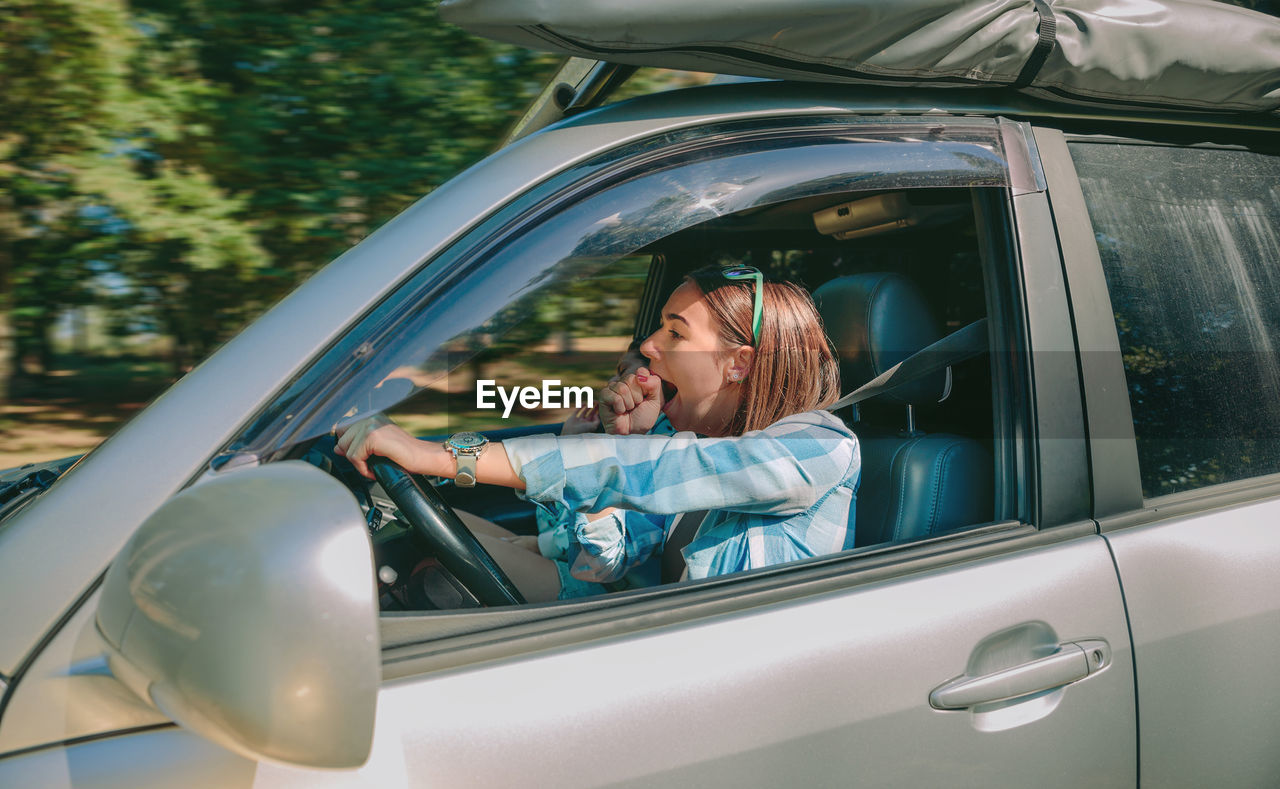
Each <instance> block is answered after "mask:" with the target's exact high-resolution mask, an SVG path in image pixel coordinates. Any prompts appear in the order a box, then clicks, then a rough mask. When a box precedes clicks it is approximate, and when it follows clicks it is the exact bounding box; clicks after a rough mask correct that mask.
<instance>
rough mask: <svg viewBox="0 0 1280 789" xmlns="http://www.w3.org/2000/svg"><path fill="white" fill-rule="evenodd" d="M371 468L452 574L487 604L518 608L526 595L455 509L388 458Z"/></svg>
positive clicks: (373, 458)
mask: <svg viewBox="0 0 1280 789" xmlns="http://www.w3.org/2000/svg"><path fill="white" fill-rule="evenodd" d="M368 463H369V470H370V471H372V472H373V476H374V478H375V479H377V480H378V484H380V485H382V489H383V490H385V491H386V492H387V495H388V496H389V497H391V500H392V501H393V502H395V505H396V507H397V508H399V510H400V513H401V514H402V515H404V517H405V518H406V519H407V520H408V521H409V524H410V525H411V526H413V529H414V531H416V532H417V533H418V534H419V536H421V537H422V538H423V539H424V540H426V542H427V546H428V547H429V548H430V549H431V551H432V552H433V553H434V554H435V556H436V558H437V559H439V560H440V564H442V565H444V568H445V569H446V570H448V571H449V572H451V573H453V575H454V577H455V578H457V579H458V580H459V581H461V582H462V585H463V586H465V587H467V588H468V589H470V590H471V592H472V594H474V595H475V596H476V599H477V600H479V601H480V602H481V603H483V604H485V605H517V604H520V603H523V602H524V601H525V600H524V596H523V595H521V594H520V592H519V590H517V589H516V587H515V584H513V583H511V579H510V578H508V577H507V574H506V573H505V572H503V571H502V568H501V567H499V566H498V563H497V562H495V561H494V560H493V557H492V556H490V555H489V552H488V551H486V550H485V549H484V547H483V546H482V545H480V542H479V540H477V539H476V538H475V535H473V534H472V533H471V530H470V529H468V528H467V527H466V526H465V525H463V523H462V521H461V520H460V519H459V518H458V515H457V513H455V512H454V511H453V508H452V507H450V506H449V505H448V503H447V502H445V500H444V497H442V496H441V495H440V492H439V491H437V490H436V489H435V488H433V487H431V486H430V485H428V486H427V487H426V488H423V487H422V486H421V485H419V484H418V482H417V480H415V479H414V478H413V477H412V476H410V474H409V472H407V471H405V470H404V469H403V468H401V467H400V465H399V464H398V463H396V462H394V461H392V460H388V459H386V458H384V457H378V456H371V457H370V458H369V459H368Z"/></svg>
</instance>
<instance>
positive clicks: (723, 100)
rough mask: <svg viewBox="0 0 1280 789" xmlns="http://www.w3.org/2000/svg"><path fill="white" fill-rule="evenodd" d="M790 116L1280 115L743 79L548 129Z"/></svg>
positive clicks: (1201, 121) (1202, 123) (1173, 126)
mask: <svg viewBox="0 0 1280 789" xmlns="http://www.w3.org/2000/svg"><path fill="white" fill-rule="evenodd" d="M791 114H804V115H816V114H829V115H850V116H866V117H873V116H879V117H884V116H887V117H894V116H902V117H906V116H935V117H945V116H982V117H997V116H999V117H1008V118H1013V119H1019V120H1029V121H1033V122H1036V121H1039V122H1043V123H1044V124H1045V125H1051V126H1064V127H1075V128H1077V129H1088V130H1090V131H1095V132H1108V131H1109V132H1112V133H1124V134H1131V135H1135V136H1141V134H1142V133H1144V132H1150V131H1154V130H1157V129H1159V130H1162V131H1163V133H1166V134H1175V135H1176V134H1178V133H1179V132H1185V133H1188V134H1193V135H1194V134H1199V133H1203V132H1204V131H1205V130H1206V129H1221V130H1224V131H1233V130H1234V131H1240V132H1255V133H1262V134H1263V135H1266V136H1268V137H1269V136H1270V135H1271V134H1274V133H1275V132H1278V131H1280V117H1278V116H1276V115H1274V114H1270V113H1262V114H1248V115H1241V114H1235V113H1230V114H1226V113H1205V112H1188V111H1184V112H1172V111H1168V110H1156V109H1138V108H1125V107H1085V106H1064V105H1062V104H1060V103H1058V102H1054V101H1048V100H1044V99H1040V98H1037V97H1035V96H1029V95H1026V94H1022V93H1019V92H1016V91H1010V90H1007V89H1002V88H982V89H967V90H956V89H947V88H913V89H910V90H903V89H896V88H886V87H880V86H874V85H823V84H815V83H795V82H788V81H779V80H773V81H760V80H754V81H744V82H738V83H730V84H715V85H704V86H698V87H690V88H681V89H678V90H670V91H666V92H663V93H657V94H650V95H643V96H638V97H635V98H631V99H628V100H625V101H621V102H617V103H614V104H606V105H605V106H603V107H600V108H597V109H593V110H590V111H585V112H581V113H579V114H576V115H572V116H570V117H568V118H566V119H564V120H561V121H560V122H558V123H556V124H554V126H552V127H551V128H566V127H580V126H593V125H594V126H603V125H606V124H614V123H626V122H628V121H639V120H642V119H651V118H661V117H671V118H677V117H685V116H695V115H696V116H701V117H702V118H704V119H710V118H715V119H719V120H733V119H738V118H748V117H766V116H772V115H791Z"/></svg>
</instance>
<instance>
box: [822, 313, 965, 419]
mask: <svg viewBox="0 0 1280 789" xmlns="http://www.w3.org/2000/svg"><path fill="white" fill-rule="evenodd" d="M988 344H989V340H988V338H987V319H986V318H979V319H978V320H976V321H974V322H973V323H970V324H969V325H968V326H965V327H964V328H963V329H959V330H957V331H953V332H951V333H950V334H948V335H947V336H946V337H943V338H942V339H941V340H938V341H937V342H935V343H933V344H932V345H927V346H925V347H924V348H921V349H920V350H918V351H916V352H915V353H913V354H911V355H910V356H908V357H907V358H905V359H903V360H902V361H900V362H898V363H897V364H895V365H894V366H892V367H890V368H889V369H888V370H885V371H884V372H882V373H880V374H879V375H877V376H876V377H875V378H872V379H871V380H870V381H867V382H866V383H865V384H863V385H862V386H859V387H858V388H857V389H854V390H853V391H852V392H850V393H849V394H847V395H845V396H844V397H842V398H840V399H839V400H837V401H835V402H834V403H832V404H831V405H829V406H827V410H828V411H838V410H840V409H841V408H844V407H846V406H850V405H854V404H856V403H861V402H862V401H863V400H869V399H871V398H872V397H875V396H876V395H879V394H884V393H885V392H887V391H889V390H891V389H897V388H898V387H899V386H902V385H904V384H909V383H911V382H912V381H916V380H918V379H920V378H923V377H925V376H926V375H929V374H930V373H936V372H938V371H939V370H945V369H946V368H948V367H950V366H951V365H953V364H956V363H958V362H963V361H964V360H965V359H971V358H973V357H974V356H978V355H979V354H982V353H986V351H987V347H988Z"/></svg>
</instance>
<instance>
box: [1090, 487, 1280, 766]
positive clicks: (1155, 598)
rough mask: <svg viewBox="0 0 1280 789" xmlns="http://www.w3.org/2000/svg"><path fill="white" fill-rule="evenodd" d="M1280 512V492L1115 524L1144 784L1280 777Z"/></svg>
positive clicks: (1114, 546) (1113, 542)
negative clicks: (1279, 663)
mask: <svg viewBox="0 0 1280 789" xmlns="http://www.w3.org/2000/svg"><path fill="white" fill-rule="evenodd" d="M1170 498H1172V497H1170ZM1156 501H1158V500H1156ZM1153 504H1154V502H1153ZM1154 509H1155V507H1153V510H1154ZM1150 516H1151V517H1153V518H1157V519H1158V518H1159V515H1157V514H1156V513H1155V512H1154V511H1153V512H1151V514H1150ZM1277 522H1280V502H1277V501H1275V500H1271V501H1263V502H1257V503H1254V504H1247V505H1243V506H1239V507H1233V508H1229V509H1223V510H1219V511H1216V512H1209V513H1205V514H1202V515H1198V516H1192V517H1183V518H1179V519H1176V520H1172V521H1160V520H1156V521H1155V522H1153V523H1149V524H1146V525H1141V526H1131V527H1129V528H1126V529H1123V530H1119V531H1114V532H1110V533H1108V534H1107V540H1108V542H1109V543H1110V544H1111V549H1112V552H1113V553H1114V554H1115V561H1116V567H1117V568H1118V570H1119V572H1120V577H1121V579H1122V581H1123V585H1124V596H1125V602H1126V604H1127V605H1128V609H1129V619H1130V627H1131V628H1132V632H1133V644H1134V659H1135V661H1136V671H1137V681H1138V698H1139V701H1140V706H1139V722H1140V732H1141V742H1140V746H1141V753H1142V765H1141V770H1142V778H1143V783H1144V784H1146V785H1150V786H1162V787H1163V786H1167V787H1183V786H1185V787H1196V786H1206V785H1211V784H1212V785H1217V786H1268V785H1272V784H1273V783H1274V781H1275V780H1276V776H1280V750H1277V749H1276V745H1275V738H1276V732H1278V731H1280V702H1277V699H1280V674H1278V673H1277V672H1276V670H1275V656H1276V655H1277V654H1280V584H1277V583H1276V568H1277V567H1280V529H1277V528H1276V524H1277Z"/></svg>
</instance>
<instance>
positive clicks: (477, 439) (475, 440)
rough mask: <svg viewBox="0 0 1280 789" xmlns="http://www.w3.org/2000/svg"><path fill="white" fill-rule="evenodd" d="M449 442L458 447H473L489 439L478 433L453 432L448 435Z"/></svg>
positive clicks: (479, 445)
mask: <svg viewBox="0 0 1280 789" xmlns="http://www.w3.org/2000/svg"><path fill="white" fill-rule="evenodd" d="M449 443H450V444H452V445H453V446H455V447H457V448H458V449H475V448H476V447H482V446H484V445H485V444H487V443H489V439H487V438H485V437H484V436H482V435H480V434H479V433H455V434H453V435H452V436H450V437H449Z"/></svg>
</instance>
